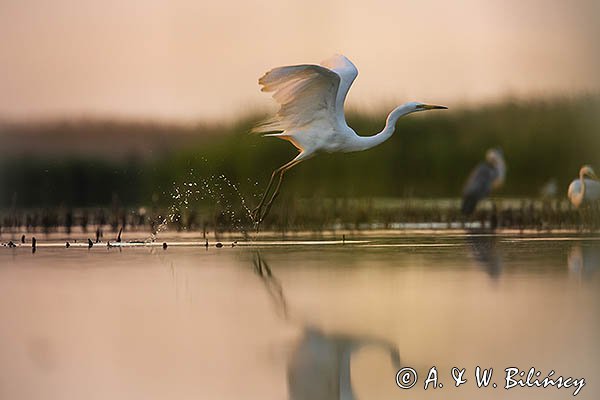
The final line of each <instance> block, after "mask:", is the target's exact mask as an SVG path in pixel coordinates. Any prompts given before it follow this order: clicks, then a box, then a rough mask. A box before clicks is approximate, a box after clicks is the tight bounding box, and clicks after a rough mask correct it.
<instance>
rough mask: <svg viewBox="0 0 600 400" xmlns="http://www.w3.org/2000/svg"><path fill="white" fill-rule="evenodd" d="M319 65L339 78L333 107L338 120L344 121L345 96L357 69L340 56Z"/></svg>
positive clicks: (337, 55) (356, 73)
mask: <svg viewBox="0 0 600 400" xmlns="http://www.w3.org/2000/svg"><path fill="white" fill-rule="evenodd" d="M321 65H322V66H324V67H327V68H329V69H330V70H332V71H333V72H335V73H337V74H338V75H339V76H340V78H341V82H340V88H339V89H338V93H337V98H336V104H335V107H336V112H337V113H338V116H339V118H340V119H341V120H344V101H346V95H347V94H348V91H349V90H350V86H352V82H354V80H355V79H356V77H357V76H358V69H356V66H354V64H352V61H350V60H348V58H346V57H345V56H343V55H341V54H336V55H334V56H333V57H331V58H328V59H327V60H325V61H323V62H321Z"/></svg>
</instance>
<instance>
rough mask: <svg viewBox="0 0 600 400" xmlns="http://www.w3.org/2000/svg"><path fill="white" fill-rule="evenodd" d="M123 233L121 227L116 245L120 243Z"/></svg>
mask: <svg viewBox="0 0 600 400" xmlns="http://www.w3.org/2000/svg"><path fill="white" fill-rule="evenodd" d="M122 232H123V227H121V229H119V234H118V235H117V243H121V233H122Z"/></svg>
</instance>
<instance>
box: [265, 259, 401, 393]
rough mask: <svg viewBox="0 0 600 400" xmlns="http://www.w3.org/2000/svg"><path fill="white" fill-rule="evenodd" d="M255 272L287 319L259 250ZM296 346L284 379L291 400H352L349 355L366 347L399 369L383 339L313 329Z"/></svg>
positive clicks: (279, 289)
mask: <svg viewBox="0 0 600 400" xmlns="http://www.w3.org/2000/svg"><path fill="white" fill-rule="evenodd" d="M254 271H255V272H256V273H257V275H258V276H259V277H260V278H261V280H262V281H263V282H264V284H265V288H266V290H267V292H268V294H269V296H270V297H271V298H272V299H273V301H274V303H275V308H276V309H277V310H279V311H280V314H281V315H282V316H283V317H284V318H285V319H286V320H288V319H289V316H288V314H287V306H286V300H285V295H284V293H283V289H282V287H281V284H280V282H279V281H278V280H277V278H276V277H275V276H274V275H273V272H272V270H271V268H270V267H269V265H268V263H267V262H266V260H265V259H264V258H263V257H262V256H261V254H260V252H259V251H256V253H255V259H254ZM301 331H302V333H301V335H300V339H299V341H298V344H297V345H296V347H295V348H294V349H293V351H292V354H291V356H290V358H289V361H288V367H287V378H288V386H289V396H290V399H294V400H305V399H312V400H320V399H322V400H326V399H328V400H333V399H335V400H342V399H343V400H354V399H356V396H355V394H354V391H353V389H352V375H351V372H350V370H351V368H350V362H351V358H352V354H353V353H354V352H356V351H357V350H359V349H360V348H362V347H365V346H373V347H380V348H382V349H384V350H385V351H388V352H389V354H390V357H391V360H392V363H393V365H394V367H396V368H400V353H399V351H398V348H397V346H396V345H395V344H394V343H391V342H389V341H387V340H384V339H379V338H374V337H367V336H353V335H345V334H329V335H328V334H325V333H324V332H321V331H320V330H319V329H318V328H317V327H314V326H303V327H301Z"/></svg>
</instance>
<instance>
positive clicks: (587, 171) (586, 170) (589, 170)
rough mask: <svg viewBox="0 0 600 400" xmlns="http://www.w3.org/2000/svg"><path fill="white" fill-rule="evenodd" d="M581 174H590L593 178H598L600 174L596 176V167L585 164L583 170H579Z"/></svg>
mask: <svg viewBox="0 0 600 400" xmlns="http://www.w3.org/2000/svg"><path fill="white" fill-rule="evenodd" d="M579 175H581V176H588V177H590V178H592V179H595V180H598V176H596V173H595V172H594V169H593V168H592V167H591V166H589V165H584V166H583V167H581V170H579Z"/></svg>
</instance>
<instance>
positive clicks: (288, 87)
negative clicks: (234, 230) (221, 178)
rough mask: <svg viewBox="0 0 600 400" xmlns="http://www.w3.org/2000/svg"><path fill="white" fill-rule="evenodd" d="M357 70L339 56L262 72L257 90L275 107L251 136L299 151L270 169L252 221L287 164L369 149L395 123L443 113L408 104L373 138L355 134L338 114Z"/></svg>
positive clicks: (387, 135) (387, 134) (258, 219)
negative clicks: (262, 135) (258, 135)
mask: <svg viewBox="0 0 600 400" xmlns="http://www.w3.org/2000/svg"><path fill="white" fill-rule="evenodd" d="M357 75H358V70H357V69H356V67H355V66H354V64H352V62H350V60H348V59H347V58H346V57H344V56H342V55H335V56H333V57H332V58H330V59H328V60H325V61H323V62H322V63H321V65H310V64H305V65H294V66H288V67H279V68H275V69H272V70H271V71H269V72H267V73H266V74H265V75H264V76H263V77H262V78H260V79H259V81H258V83H259V84H260V85H261V86H262V91H263V92H273V98H274V99H275V100H276V101H277V102H278V103H279V104H280V105H281V107H280V109H279V111H278V112H277V114H276V115H275V116H273V117H272V118H269V119H267V120H266V121H264V122H262V123H261V124H259V125H258V126H256V127H255V128H254V129H253V132H257V133H269V132H278V133H272V134H269V135H265V136H274V137H277V138H279V139H283V140H287V141H289V142H290V143H292V144H293V145H294V146H295V147H296V148H297V149H298V150H299V152H300V154H298V155H297V156H296V157H295V158H294V159H293V160H291V161H290V162H288V163H287V164H284V165H282V166H281V167H279V168H277V169H275V171H273V174H272V175H271V179H270V180H269V184H268V185H267V189H266V190H265V193H264V194H263V197H262V199H261V201H260V203H259V205H258V206H257V207H256V209H255V210H254V220H255V221H256V222H257V223H260V222H261V221H262V220H263V219H264V218H265V216H266V215H267V214H268V212H269V209H270V208H271V205H272V204H273V201H274V200H275V198H276V197H277V195H278V194H279V188H280V187H281V182H282V180H283V175H284V174H285V173H286V171H288V170H289V169H290V168H292V167H293V166H295V165H297V164H299V163H300V162H302V161H304V160H307V159H309V158H311V157H313V156H315V155H316V154H318V153H323V152H325V153H336V152H340V153H349V152H353V151H362V150H367V149H370V148H371V147H375V146H377V145H378V144H381V143H383V142H384V141H386V140H387V139H389V138H390V137H391V136H392V134H393V133H394V129H395V125H396V121H398V118H400V117H402V116H403V115H407V114H410V113H413V112H417V111H425V110H433V109H445V108H447V107H444V106H436V105H427V104H422V103H415V102H410V103H406V104H403V105H401V106H399V107H396V108H395V109H394V110H393V111H392V112H391V113H390V114H389V115H388V117H387V120H386V123H385V128H383V130H382V131H381V132H380V133H378V134H376V135H373V136H359V135H357V134H356V132H355V131H354V130H353V129H352V128H350V127H349V126H348V124H347V123H346V118H345V116H344V101H345V100H346V95H347V94H348V90H349V89H350V85H352V82H354V79H355V78H356V76H357ZM277 176H278V177H279V181H278V182H277V185H276V187H275V190H274V192H273V195H272V196H271V199H270V200H269V202H268V203H267V204H266V206H265V211H264V213H262V214H261V211H262V209H263V206H264V205H265V200H266V199H267V196H268V194H269V191H270V190H271V187H272V185H273V182H274V181H275V178H276V177H277Z"/></svg>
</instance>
